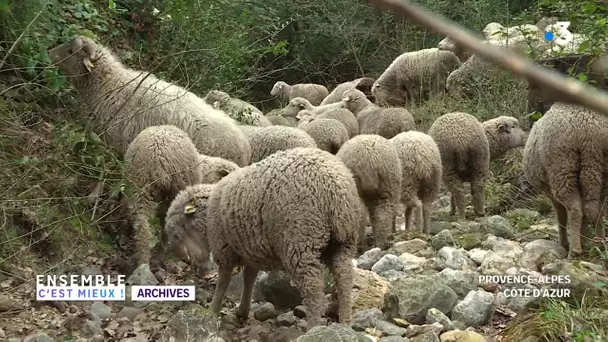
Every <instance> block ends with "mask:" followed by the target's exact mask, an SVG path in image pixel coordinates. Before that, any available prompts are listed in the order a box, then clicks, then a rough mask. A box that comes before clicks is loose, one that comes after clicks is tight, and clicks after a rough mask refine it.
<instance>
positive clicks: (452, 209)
mask: <svg viewBox="0 0 608 342" xmlns="http://www.w3.org/2000/svg"><path fill="white" fill-rule="evenodd" d="M450 215H452V216H456V201H455V200H454V195H452V194H450Z"/></svg>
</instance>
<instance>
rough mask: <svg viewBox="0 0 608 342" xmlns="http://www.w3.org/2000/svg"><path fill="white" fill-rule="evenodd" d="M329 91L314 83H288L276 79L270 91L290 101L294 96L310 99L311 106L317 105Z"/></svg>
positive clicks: (271, 93) (273, 94)
mask: <svg viewBox="0 0 608 342" xmlns="http://www.w3.org/2000/svg"><path fill="white" fill-rule="evenodd" d="M328 94H329V91H328V90H327V88H326V87H325V86H324V85H320V84H314V83H300V84H292V85H289V84H287V83H285V82H283V81H278V82H277V83H275V84H274V86H273V87H272V90H271V91H270V95H271V96H278V97H279V98H280V99H281V100H282V101H291V100H293V99H294V98H296V97H303V98H305V99H307V100H308V101H310V103H311V104H312V105H313V106H318V105H320V104H321V101H323V99H324V98H325V97H327V95H328Z"/></svg>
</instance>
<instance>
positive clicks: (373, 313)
mask: <svg viewBox="0 0 608 342" xmlns="http://www.w3.org/2000/svg"><path fill="white" fill-rule="evenodd" d="M383 316H384V314H383V313H382V310H380V309H378V308H369V309H363V310H359V311H357V312H354V313H353V316H352V318H351V323H350V326H351V327H352V328H353V329H354V330H357V331H365V329H367V328H373V327H375V326H376V323H377V322H378V321H379V320H381V319H382V318H383Z"/></svg>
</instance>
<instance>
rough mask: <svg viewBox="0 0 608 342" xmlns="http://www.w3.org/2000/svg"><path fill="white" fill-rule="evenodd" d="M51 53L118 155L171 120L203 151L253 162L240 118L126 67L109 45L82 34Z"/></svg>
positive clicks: (88, 120) (94, 124) (88, 119)
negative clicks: (143, 133)
mask: <svg viewBox="0 0 608 342" xmlns="http://www.w3.org/2000/svg"><path fill="white" fill-rule="evenodd" d="M49 56H50V57H51V60H52V62H53V63H55V64H57V65H58V66H59V67H60V68H61V70H63V72H64V73H66V75H67V76H69V77H70V78H71V79H72V84H73V85H74V86H75V88H76V89H77V90H78V93H79V95H80V97H81V100H82V102H83V103H84V104H85V105H86V106H87V110H86V111H85V112H86V113H87V115H86V116H85V117H84V118H83V119H84V121H85V122H86V123H87V125H88V126H90V128H92V129H93V130H94V131H95V133H97V134H98V135H100V136H102V138H103V139H104V140H105V142H106V143H107V144H108V145H110V146H111V147H113V148H114V149H115V150H116V151H117V152H118V153H119V154H121V155H123V154H124V153H125V152H126V149H127V146H128V144H129V143H130V142H131V141H132V140H133V139H134V138H135V136H137V134H139V133H140V132H141V131H142V130H144V129H145V128H147V127H150V126H156V125H166V124H169V125H174V126H176V127H178V128H180V129H182V130H183V131H184V132H186V133H187V134H188V135H189V136H190V137H191V139H192V140H193V142H194V145H195V146H196V148H197V150H198V151H199V152H200V153H203V154H205V155H209V156H214V157H222V158H224V159H228V160H231V161H233V162H235V163H236V164H238V165H239V166H243V165H247V164H248V163H249V145H248V143H247V138H246V137H245V135H244V134H243V132H241V131H240V130H239V128H238V126H237V124H236V122H235V121H234V120H233V119H231V118H229V117H228V116H227V115H226V114H225V113H223V112H221V111H219V110H216V109H214V108H212V107H211V106H210V105H208V104H207V103H206V102H205V101H204V100H203V99H201V98H199V97H198V96H196V95H194V94H193V93H191V92H189V91H187V90H186V89H184V88H182V87H180V86H177V85H175V84H171V83H168V82H165V81H163V80H160V79H158V78H157V77H155V76H154V75H153V74H150V73H147V72H144V71H136V70H133V69H130V68H127V67H125V66H124V65H123V64H122V63H121V62H120V60H119V59H118V57H117V56H115V55H114V53H112V51H110V50H109V49H108V48H106V47H105V46H102V45H101V44H97V43H96V42H95V41H93V40H92V39H90V38H87V37H83V36H80V37H77V38H75V39H73V40H72V41H71V42H68V43H64V44H61V45H59V46H57V47H55V48H53V49H51V50H50V51H49Z"/></svg>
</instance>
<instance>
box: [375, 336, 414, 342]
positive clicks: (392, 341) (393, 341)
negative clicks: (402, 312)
mask: <svg viewBox="0 0 608 342" xmlns="http://www.w3.org/2000/svg"><path fill="white" fill-rule="evenodd" d="M408 341H409V339H407V338H405V337H401V336H386V337H383V338H381V339H380V341H379V342H408Z"/></svg>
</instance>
